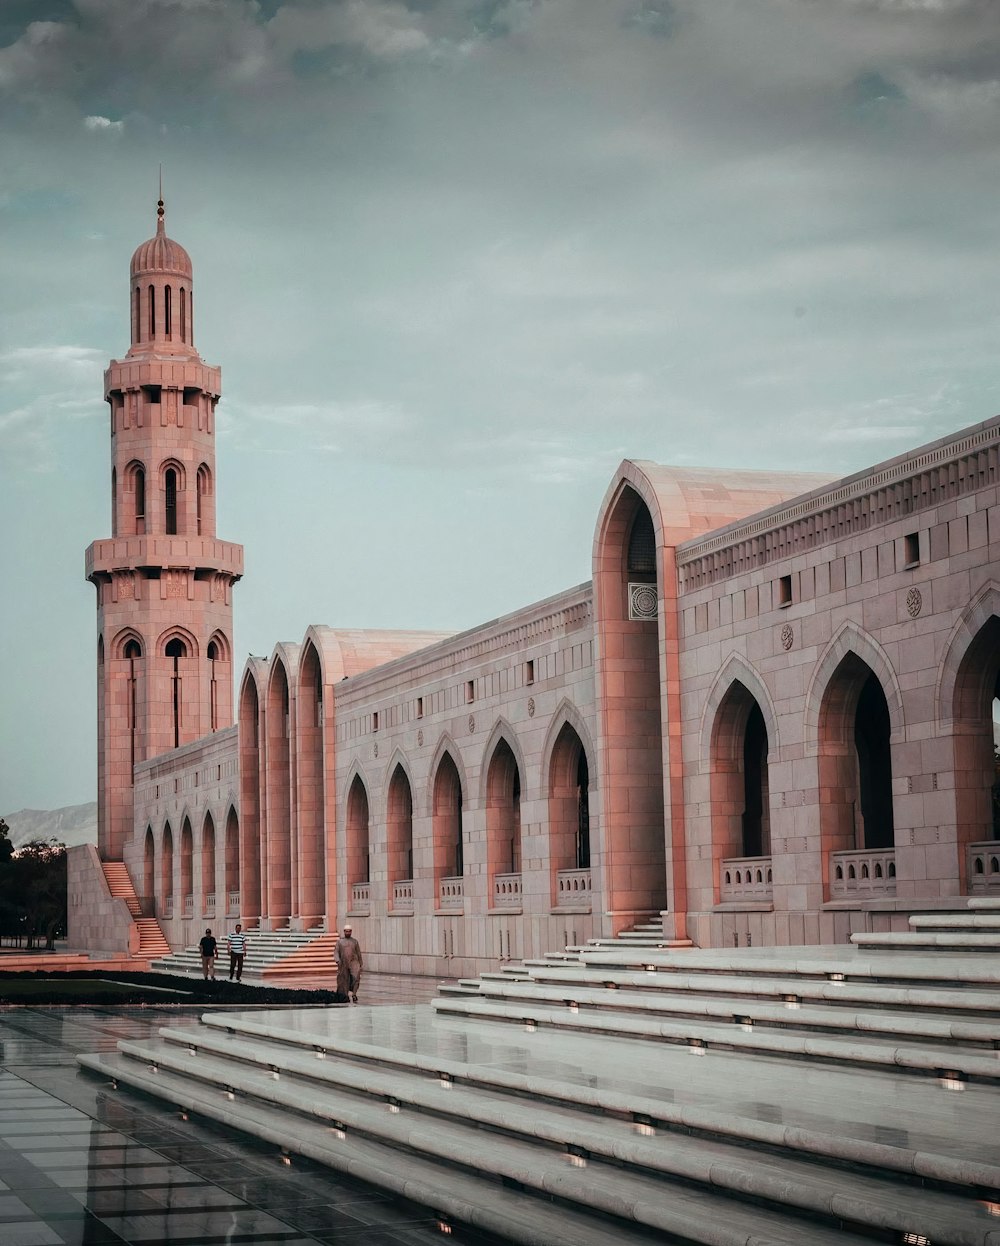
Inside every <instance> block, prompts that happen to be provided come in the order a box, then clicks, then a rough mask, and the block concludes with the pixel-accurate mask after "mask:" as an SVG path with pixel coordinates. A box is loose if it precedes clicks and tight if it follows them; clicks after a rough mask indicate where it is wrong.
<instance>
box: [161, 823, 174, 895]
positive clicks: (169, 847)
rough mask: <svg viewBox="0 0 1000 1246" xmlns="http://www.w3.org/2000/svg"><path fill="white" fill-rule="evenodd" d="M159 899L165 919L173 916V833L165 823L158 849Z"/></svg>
mask: <svg viewBox="0 0 1000 1246" xmlns="http://www.w3.org/2000/svg"><path fill="white" fill-rule="evenodd" d="M160 899H161V900H162V901H163V911H164V913H165V915H166V916H167V917H173V915H174V833H173V831H172V830H171V829H170V823H169V822H167V823H166V824H165V825H164V827H163V847H162V848H161V849H160Z"/></svg>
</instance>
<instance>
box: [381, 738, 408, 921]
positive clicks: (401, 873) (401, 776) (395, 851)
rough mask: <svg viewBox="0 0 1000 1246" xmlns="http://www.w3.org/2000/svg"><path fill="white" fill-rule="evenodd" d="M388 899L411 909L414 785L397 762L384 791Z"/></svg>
mask: <svg viewBox="0 0 1000 1246" xmlns="http://www.w3.org/2000/svg"><path fill="white" fill-rule="evenodd" d="M385 822H386V848H387V857H388V870H389V903H390V905H391V906H392V907H393V908H394V909H397V908H399V909H404V910H408V911H410V912H412V911H413V789H412V788H411V786H410V780H409V777H408V776H407V773H406V771H405V770H404V769H403V767H402V765H401V764H400V763H399V762H397V763H396V766H395V769H394V770H393V772H392V778H391V779H390V780H389V790H388V792H387V794H386V819H385Z"/></svg>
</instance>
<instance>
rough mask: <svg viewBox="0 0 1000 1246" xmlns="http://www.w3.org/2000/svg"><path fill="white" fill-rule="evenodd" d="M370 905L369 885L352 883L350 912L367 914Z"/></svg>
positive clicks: (370, 887) (370, 889) (370, 886)
mask: <svg viewBox="0 0 1000 1246" xmlns="http://www.w3.org/2000/svg"><path fill="white" fill-rule="evenodd" d="M371 904H372V885H371V883H353V884H352V885H351V912H352V913H367V912H368V911H369V909H370V908H371Z"/></svg>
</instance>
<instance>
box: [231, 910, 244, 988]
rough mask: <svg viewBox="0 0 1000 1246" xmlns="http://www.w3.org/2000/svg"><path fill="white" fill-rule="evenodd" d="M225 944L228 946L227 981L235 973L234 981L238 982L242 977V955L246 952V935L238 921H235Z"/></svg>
mask: <svg viewBox="0 0 1000 1246" xmlns="http://www.w3.org/2000/svg"><path fill="white" fill-rule="evenodd" d="M226 946H227V947H228V948H229V981H230V982H232V980H233V974H234V973H235V974H236V981H237V982H239V981H240V980H241V979H242V977H243V957H244V956H246V954H247V937H246V935H245V934H244V933H243V927H242V926H241V925H240V923H239V922H237V923H236V929H235V930H234V931H233V933H232V934H231V935H229V936H228V937H227V939H226Z"/></svg>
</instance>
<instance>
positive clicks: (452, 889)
mask: <svg viewBox="0 0 1000 1246" xmlns="http://www.w3.org/2000/svg"><path fill="white" fill-rule="evenodd" d="M463 883H464V880H463V879H461V878H442V879H441V883H440V889H439V892H438V902H439V904H440V905H441V908H443V909H460V908H461V907H462V904H463V899H464V896H465V889H464V885H463Z"/></svg>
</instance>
